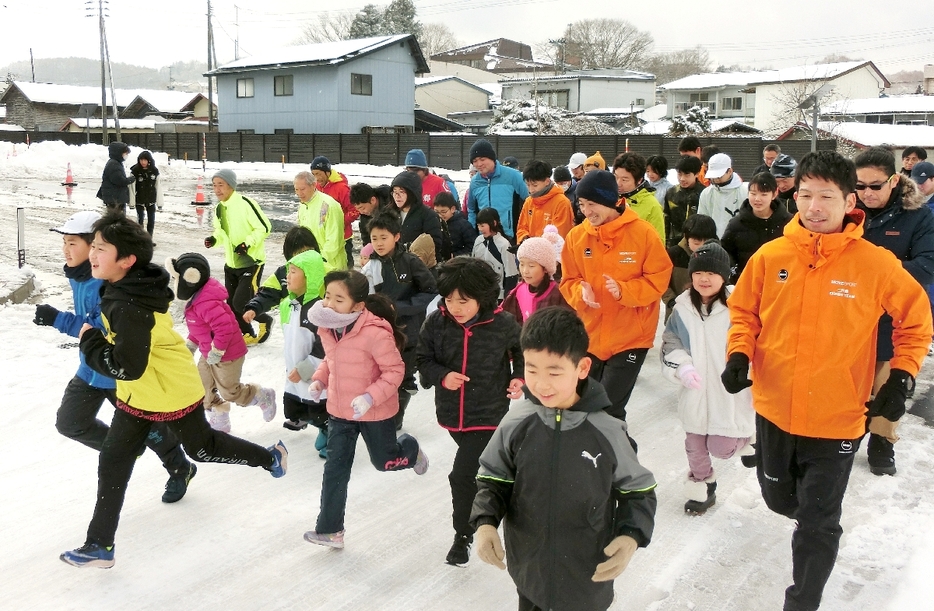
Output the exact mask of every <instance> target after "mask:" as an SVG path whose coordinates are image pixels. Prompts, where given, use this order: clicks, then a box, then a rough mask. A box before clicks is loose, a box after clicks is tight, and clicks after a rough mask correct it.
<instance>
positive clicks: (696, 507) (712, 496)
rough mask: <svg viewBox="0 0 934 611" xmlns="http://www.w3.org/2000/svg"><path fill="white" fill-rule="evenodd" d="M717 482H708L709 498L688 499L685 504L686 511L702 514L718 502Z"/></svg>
mask: <svg viewBox="0 0 934 611" xmlns="http://www.w3.org/2000/svg"><path fill="white" fill-rule="evenodd" d="M716 492H717V482H711V483H709V484H707V500H706V501H704V502H702V503H701V502H698V501H688V502H686V503H685V504H684V513H687V514H690V515H693V516H702V515H704V514H705V513H707V510H708V509H710V508H711V507H713V504H714V503H716V502H717V494H716Z"/></svg>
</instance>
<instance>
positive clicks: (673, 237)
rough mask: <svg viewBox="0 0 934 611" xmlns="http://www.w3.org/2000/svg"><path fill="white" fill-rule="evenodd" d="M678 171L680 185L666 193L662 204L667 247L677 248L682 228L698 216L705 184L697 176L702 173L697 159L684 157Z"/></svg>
mask: <svg viewBox="0 0 934 611" xmlns="http://www.w3.org/2000/svg"><path fill="white" fill-rule="evenodd" d="M675 168H676V169H677V171H678V184H677V185H674V186H673V187H671V188H670V189H668V191H666V192H665V201H664V202H661V204H662V212H663V213H664V215H665V242H666V243H665V246H677V245H678V241H679V240H680V239H681V234H682V231H681V227H682V225H684V221H685V220H686V219H687V218H688V217H690V216H691V215H692V214H697V205H698V203H699V202H700V194H701V193H702V192H703V191H704V189H705V188H706V187H704V183H702V182H701V181H700V180H698V178H697V176H698V174H699V173H700V171H701V161H700V159H698V158H697V157H689V156H684V157H682V158H681V159H680V160H678V164H677V165H676V166H675Z"/></svg>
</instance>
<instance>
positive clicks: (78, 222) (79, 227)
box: [49, 210, 101, 235]
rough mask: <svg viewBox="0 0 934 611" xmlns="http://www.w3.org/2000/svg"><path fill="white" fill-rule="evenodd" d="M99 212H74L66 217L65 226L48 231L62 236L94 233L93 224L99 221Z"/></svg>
mask: <svg viewBox="0 0 934 611" xmlns="http://www.w3.org/2000/svg"><path fill="white" fill-rule="evenodd" d="M100 218H101V214H100V212H94V211H93V210H83V211H81V212H76V213H75V214H72V215H71V216H70V217H68V220H67V221H65V224H64V225H62V226H61V227H53V228H52V229H49V231H55V232H57V233H61V234H63V235H82V234H85V233H93V232H94V223H96V222H97V221H98V220H100Z"/></svg>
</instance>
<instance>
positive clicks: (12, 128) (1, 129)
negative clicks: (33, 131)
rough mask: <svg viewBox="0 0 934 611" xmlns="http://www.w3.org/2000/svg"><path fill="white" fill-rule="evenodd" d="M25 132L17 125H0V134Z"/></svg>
mask: <svg viewBox="0 0 934 611" xmlns="http://www.w3.org/2000/svg"><path fill="white" fill-rule="evenodd" d="M24 131H26V130H25V129H23V128H22V127H20V126H19V125H11V124H10V123H0V132H24Z"/></svg>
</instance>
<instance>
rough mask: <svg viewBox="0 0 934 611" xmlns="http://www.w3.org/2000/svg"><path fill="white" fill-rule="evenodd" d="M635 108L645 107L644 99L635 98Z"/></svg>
mask: <svg viewBox="0 0 934 611" xmlns="http://www.w3.org/2000/svg"><path fill="white" fill-rule="evenodd" d="M636 106H645V98H636Z"/></svg>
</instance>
